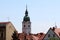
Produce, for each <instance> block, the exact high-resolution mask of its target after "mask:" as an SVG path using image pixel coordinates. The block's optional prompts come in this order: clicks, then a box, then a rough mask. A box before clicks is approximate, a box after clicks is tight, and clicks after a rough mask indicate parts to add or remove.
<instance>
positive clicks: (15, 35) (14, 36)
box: [12, 31, 18, 40]
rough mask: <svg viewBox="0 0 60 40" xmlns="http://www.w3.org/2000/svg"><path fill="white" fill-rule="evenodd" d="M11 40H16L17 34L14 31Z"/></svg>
mask: <svg viewBox="0 0 60 40" xmlns="http://www.w3.org/2000/svg"><path fill="white" fill-rule="evenodd" d="M12 38H13V40H18V34H17V32H16V31H14V33H13V35H12Z"/></svg>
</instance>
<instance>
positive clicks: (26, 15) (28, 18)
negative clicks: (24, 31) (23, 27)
mask: <svg viewBox="0 0 60 40" xmlns="http://www.w3.org/2000/svg"><path fill="white" fill-rule="evenodd" d="M23 21H25V22H26V21H30V17H29V16H28V11H27V6H26V11H25V16H24V19H23Z"/></svg>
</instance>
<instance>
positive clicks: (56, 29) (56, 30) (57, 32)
mask: <svg viewBox="0 0 60 40" xmlns="http://www.w3.org/2000/svg"><path fill="white" fill-rule="evenodd" d="M54 32H55V33H56V34H57V35H58V36H59V37H60V28H55V31H54Z"/></svg>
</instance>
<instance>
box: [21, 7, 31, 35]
mask: <svg viewBox="0 0 60 40" xmlns="http://www.w3.org/2000/svg"><path fill="white" fill-rule="evenodd" d="M22 32H23V33H25V34H27V35H29V34H30V33H31V22H30V17H29V16H28V11H27V7H26V11H25V16H24V18H23V22H22Z"/></svg>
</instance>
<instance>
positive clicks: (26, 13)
mask: <svg viewBox="0 0 60 40" xmlns="http://www.w3.org/2000/svg"><path fill="white" fill-rule="evenodd" d="M25 16H28V11H27V5H26V11H25Z"/></svg>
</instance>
